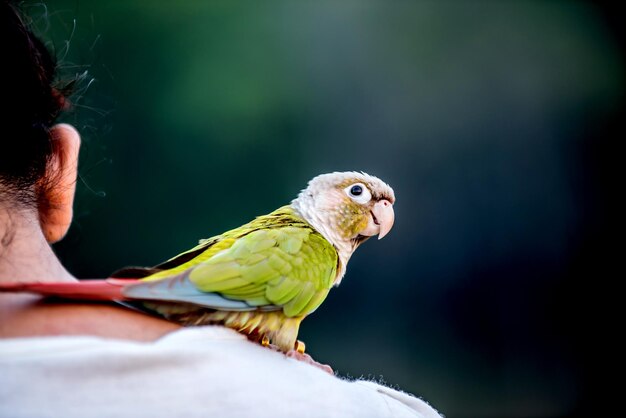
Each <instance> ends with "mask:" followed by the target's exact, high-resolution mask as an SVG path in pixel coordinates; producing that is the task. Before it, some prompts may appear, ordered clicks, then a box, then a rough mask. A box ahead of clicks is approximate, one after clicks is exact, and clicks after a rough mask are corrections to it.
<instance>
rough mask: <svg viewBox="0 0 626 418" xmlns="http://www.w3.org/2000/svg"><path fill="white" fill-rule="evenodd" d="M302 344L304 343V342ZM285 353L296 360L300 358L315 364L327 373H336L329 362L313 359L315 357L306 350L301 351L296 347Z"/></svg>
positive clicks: (312, 364)
mask: <svg viewBox="0 0 626 418" xmlns="http://www.w3.org/2000/svg"><path fill="white" fill-rule="evenodd" d="M302 344H303V345H304V343H302ZM296 345H297V344H296ZM285 355H286V356H287V357H290V358H294V359H296V360H299V361H302V362H304V363H307V364H310V365H311V366H315V367H317V368H318V369H321V370H323V371H325V372H326V373H329V374H332V375H334V374H335V372H334V371H333V369H332V367H330V366H329V365H328V364H322V363H318V362H317V361H315V360H313V357H311V356H310V355H308V354H306V353H305V352H304V350H303V351H302V352H300V351H299V350H298V349H297V348H296V349H293V350H289V351H287V352H286V353H285Z"/></svg>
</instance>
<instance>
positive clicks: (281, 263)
mask: <svg viewBox="0 0 626 418" xmlns="http://www.w3.org/2000/svg"><path fill="white" fill-rule="evenodd" d="M336 272H337V252H336V251H335V249H334V247H333V246H332V245H331V244H330V243H328V241H326V240H325V239H324V238H323V237H322V236H321V235H320V234H319V233H317V232H316V231H314V230H313V229H311V228H303V227H298V226H284V227H281V228H269V229H258V230H255V231H253V232H251V233H249V234H247V235H245V236H243V237H240V238H238V239H236V240H235V242H233V244H232V245H231V246H230V247H229V248H228V249H225V250H222V251H220V252H218V253H217V254H215V255H213V256H212V257H210V258H209V259H208V260H206V261H204V262H202V263H200V264H198V265H196V266H195V267H194V268H193V269H192V270H191V272H190V273H189V280H190V281H191V282H192V283H193V284H194V285H195V286H196V287H197V288H198V289H199V290H201V291H202V292H212V293H219V294H221V295H222V296H224V297H226V298H228V299H233V300H240V301H244V302H246V303H247V304H249V305H252V306H259V307H261V306H267V305H274V306H279V307H282V310H283V312H284V313H285V315H287V316H303V315H308V314H309V313H311V312H313V311H314V310H315V309H316V308H317V307H318V306H319V305H320V304H321V303H322V302H323V300H324V299H325V298H326V295H327V294H328V291H329V290H330V288H331V287H332V284H333V281H334V279H335V276H336Z"/></svg>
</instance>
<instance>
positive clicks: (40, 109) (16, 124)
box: [0, 0, 80, 243]
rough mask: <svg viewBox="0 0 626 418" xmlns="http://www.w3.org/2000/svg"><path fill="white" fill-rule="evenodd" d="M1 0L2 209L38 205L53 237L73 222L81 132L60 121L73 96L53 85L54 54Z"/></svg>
mask: <svg viewBox="0 0 626 418" xmlns="http://www.w3.org/2000/svg"><path fill="white" fill-rule="evenodd" d="M0 2H1V3H0V45H1V48H2V49H1V50H2V51H3V55H4V59H5V63H6V64H4V65H3V67H4V74H5V80H4V81H5V82H4V85H3V101H4V103H5V109H6V110H5V111H2V112H0V209H2V210H4V211H24V210H26V211H35V213H36V214H37V215H38V219H39V222H40V225H41V229H42V231H43V233H44V236H45V237H46V239H47V240H48V242H51V243H52V242H56V241H58V240H60V239H61V238H62V237H63V236H64V235H65V233H66V232H67V230H68V228H69V225H70V223H71V219H72V204H73V199H74V190H75V183H76V175H77V162H78V149H79V146H80V136H79V135H78V132H77V131H76V130H75V129H74V128H73V127H71V126H70V125H66V124H61V125H55V121H56V119H57V117H58V116H59V114H60V113H61V111H62V110H64V109H65V108H66V107H67V106H68V101H67V99H66V93H67V89H62V88H55V86H54V82H55V80H54V77H55V70H56V62H55V60H54V58H53V56H52V55H51V54H50V53H49V51H48V50H47V49H46V47H45V45H44V44H43V43H42V42H41V41H40V40H39V39H38V38H37V37H36V36H35V35H34V34H33V33H32V32H31V31H30V30H29V29H28V28H27V26H26V25H25V23H24V21H23V19H22V18H21V14H20V12H19V10H18V9H17V8H16V6H14V5H13V4H12V3H11V2H10V1H8V0H0ZM0 227H2V226H1V225H0Z"/></svg>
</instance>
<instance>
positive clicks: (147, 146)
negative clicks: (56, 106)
mask: <svg viewBox="0 0 626 418" xmlns="http://www.w3.org/2000/svg"><path fill="white" fill-rule="evenodd" d="M26 10H27V12H28V13H29V15H30V16H31V17H32V19H33V22H32V23H33V25H34V26H35V27H36V28H37V29H38V31H39V33H41V34H43V36H44V37H45V38H46V39H47V40H48V41H49V42H48V45H49V46H50V47H51V48H52V49H54V50H56V53H57V55H58V56H59V57H60V68H61V71H62V74H64V76H65V77H66V78H71V77H73V76H75V75H77V74H82V73H84V72H85V71H86V72H87V75H86V77H84V81H83V83H82V84H81V85H80V87H79V89H78V91H77V94H76V96H75V98H74V102H75V107H74V111H73V113H71V114H70V115H68V116H67V117H66V120H67V121H69V122H71V123H74V124H75V125H76V126H77V127H78V128H79V130H80V131H81V133H82V135H83V148H82V153H81V163H80V173H81V178H80V182H79V184H78V196H77V202H76V206H75V222H74V225H73V227H72V230H71V232H70V234H69V235H68V237H67V238H66V239H65V240H64V241H63V242H62V243H60V244H58V245H57V246H56V247H55V248H56V250H57V253H58V254H59V256H60V257H61V258H62V260H63V261H64V263H65V264H66V265H67V267H68V268H69V269H70V271H71V272H72V273H74V274H75V275H77V276H78V277H81V278H91V277H105V276H106V275H107V274H109V273H110V272H111V271H113V270H115V269H117V268H119V267H122V266H125V265H152V264H156V263H158V262H160V261H162V260H164V259H167V258H169V257H171V256H173V255H175V254H176V253H178V252H180V251H182V250H185V249H187V248H190V247H191V246H193V245H194V244H195V243H196V242H197V240H198V239H199V238H203V237H208V236H211V235H215V234H218V233H220V232H222V231H224V230H226V229H229V228H232V227H236V226H238V225H240V224H242V223H244V222H246V221H248V220H250V219H251V218H252V217H253V216H255V215H259V214H264V213H267V212H269V211H271V210H272V209H274V208H276V207H278V206H280V205H282V204H285V203H287V202H289V201H290V200H291V199H292V198H293V197H295V196H296V194H297V193H298V191H299V190H300V189H301V188H303V187H304V186H305V185H306V182H307V181H308V180H309V179H310V178H311V177H313V176H315V175H317V174H320V173H323V172H328V171H335V170H363V171H366V172H368V173H370V174H374V175H377V176H379V177H381V178H382V179H384V180H385V181H387V182H388V183H390V184H391V185H392V186H393V187H394V189H395V191H396V195H397V197H398V201H397V204H396V205H395V209H396V218H397V219H396V225H395V228H394V230H393V231H392V233H391V234H390V235H389V236H388V237H387V238H385V239H384V240H382V241H380V242H375V241H372V242H368V243H367V244H366V245H365V246H363V247H362V248H360V249H359V251H358V252H357V253H356V254H355V256H354V257H353V259H352V260H351V262H350V265H349V267H348V273H347V276H346V277H345V279H344V281H343V283H342V285H341V287H339V288H338V289H336V290H334V291H333V292H331V295H330V296H329V298H328V299H327V301H326V302H325V304H324V305H322V307H321V308H320V309H319V310H318V311H317V312H315V314H314V315H312V316H311V317H310V318H309V319H307V320H306V321H305V322H304V324H303V326H302V329H301V334H300V337H301V339H303V340H304V341H306V342H307V344H308V345H307V348H308V350H309V351H310V353H311V354H312V355H313V356H314V357H315V358H317V359H318V360H320V361H322V362H328V363H330V364H331V365H333V367H334V368H335V369H336V370H338V371H339V373H340V374H341V375H343V376H352V377H359V376H365V377H370V378H374V379H377V380H381V379H382V380H384V381H386V382H388V383H389V384H391V385H397V386H398V387H400V388H401V389H403V390H406V391H408V392H411V393H415V394H419V395H421V396H423V397H424V398H425V399H427V400H428V401H430V402H432V403H433V405H435V406H436V407H437V408H438V409H440V410H441V411H442V412H443V413H445V414H446V415H447V416H448V417H450V418H456V417H459V418H461V417H566V416H567V417H573V416H593V415H595V416H598V411H597V410H596V408H598V405H602V403H599V404H597V403H595V402H596V401H597V397H596V395H599V394H601V393H600V389H598V382H599V380H600V379H599V376H600V373H602V371H601V370H599V365H598V364H599V362H600V361H599V360H598V359H599V357H598V356H597V355H598V354H599V353H600V350H599V349H598V346H603V345H608V346H610V345H612V343H611V338H613V337H612V336H611V334H605V333H604V332H603V331H601V329H600V324H601V323H602V321H603V318H604V313H605V312H604V311H605V308H603V306H605V303H604V300H605V299H608V297H609V293H610V290H608V289H609V283H610V282H611V281H614V280H615V279H616V276H617V275H618V273H615V272H613V271H612V270H611V268H610V266H611V263H612V262H614V260H615V259H616V258H617V257H618V251H617V247H616V246H615V245H612V244H611V243H610V238H611V237H612V236H613V235H615V234H616V233H617V230H618V227H619V228H621V224H619V225H618V223H617V216H615V215H617V208H616V206H615V204H614V203H613V202H612V198H611V196H613V195H614V194H616V193H618V192H619V193H622V192H623V187H620V188H618V186H617V167H616V166H617V161H618V158H620V156H619V155H618V153H617V152H616V150H615V149H614V144H615V143H616V142H617V139H618V138H619V139H623V136H622V135H623V128H622V123H623V120H624V119H622V118H623V116H624V112H623V109H624V74H625V71H624V70H625V68H624V53H623V44H622V35H623V32H622V31H621V30H619V29H618V25H621V24H623V15H620V14H619V13H618V12H617V10H612V9H610V8H608V7H606V6H603V5H601V4H597V3H593V4H592V3H585V2H573V1H549V2H538V1H534V2H522V1H520V2H512V1H503V2H495V1H494V2H459V1H452V2H442V1H437V2H434V1H433V2H411V1H319V2H293V1H280V2H274V1H271V2H263V3H262V4H260V3H259V2H241V1H219V2H200V1H198V2H192V1H189V2H177V3H174V2H141V1H107V2H103V1H90V0H79V1H76V0H74V1H51V2H48V4H47V7H45V6H43V5H41V4H38V3H29V4H27V6H26ZM90 80H91V81H90ZM621 247H623V245H622V246H621ZM600 357H601V356H600Z"/></svg>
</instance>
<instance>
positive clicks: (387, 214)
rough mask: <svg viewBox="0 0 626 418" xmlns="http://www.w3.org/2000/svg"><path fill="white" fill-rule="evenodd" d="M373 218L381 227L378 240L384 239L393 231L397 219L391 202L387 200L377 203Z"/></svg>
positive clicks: (373, 209) (373, 210)
mask: <svg viewBox="0 0 626 418" xmlns="http://www.w3.org/2000/svg"><path fill="white" fill-rule="evenodd" d="M372 217H373V218H374V223H375V224H376V225H378V227H379V230H378V239H382V238H383V237H384V236H385V235H387V234H388V233H389V231H391V227H392V226H393V221H394V219H395V214H394V212H393V205H392V204H391V202H389V201H388V200H385V199H382V200H379V201H378V202H376V204H375V205H374V207H373V208H372Z"/></svg>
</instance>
